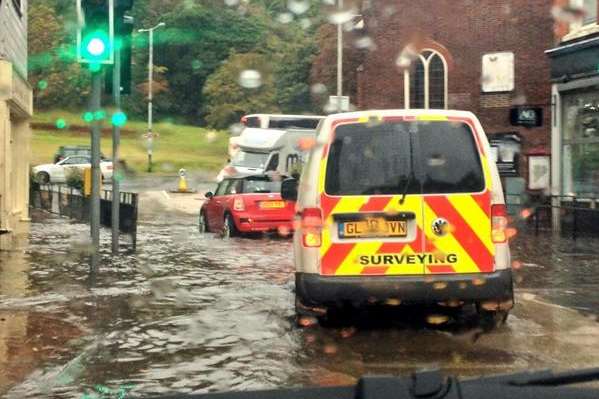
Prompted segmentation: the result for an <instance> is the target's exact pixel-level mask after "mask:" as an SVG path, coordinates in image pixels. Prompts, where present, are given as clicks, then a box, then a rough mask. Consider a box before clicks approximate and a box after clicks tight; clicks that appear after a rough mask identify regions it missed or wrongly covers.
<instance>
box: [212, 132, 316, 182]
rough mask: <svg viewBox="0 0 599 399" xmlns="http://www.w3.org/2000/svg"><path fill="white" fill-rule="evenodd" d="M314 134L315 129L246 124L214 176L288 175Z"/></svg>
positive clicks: (299, 162)
mask: <svg viewBox="0 0 599 399" xmlns="http://www.w3.org/2000/svg"><path fill="white" fill-rule="evenodd" d="M315 138H316V130H315V129H288V130H279V129H260V128H250V127H248V128H245V129H244V130H243V132H242V133H241V135H240V136H239V140H238V141H237V146H238V150H237V151H236V153H235V154H234V155H233V157H232V158H231V161H230V162H229V164H228V165H227V166H226V167H225V168H223V170H221V172H220V173H219V175H218V177H217V180H218V181H220V180H222V179H223V178H224V177H226V176H232V175H237V176H239V175H256V174H263V173H269V172H272V173H278V174H280V175H283V176H290V175H291V174H292V173H293V172H294V171H299V170H301V166H302V164H303V163H304V162H305V159H306V156H307V154H308V153H309V151H310V143H311V142H313V141H314V140H315Z"/></svg>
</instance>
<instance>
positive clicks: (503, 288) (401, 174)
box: [282, 110, 514, 322]
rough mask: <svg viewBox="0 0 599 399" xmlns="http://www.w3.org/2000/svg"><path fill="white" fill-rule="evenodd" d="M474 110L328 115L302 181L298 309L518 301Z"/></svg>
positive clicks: (490, 307)
mask: <svg viewBox="0 0 599 399" xmlns="http://www.w3.org/2000/svg"><path fill="white" fill-rule="evenodd" d="M489 157H490V149H489V143H488V141H487V137H486V135H485V132H484V130H483V128H482V126H481V124H480V122H479V121H478V119H477V118H476V117H475V116H474V115H473V114H472V113H469V112H461V111H444V110H439V111H437V110H434V111H433V110H431V111H423V110H420V111H419V110H385V111H364V112H356V113H345V114H336V115H330V116H328V117H327V118H326V119H325V120H324V121H323V123H322V124H321V126H320V128H319V133H318V139H317V143H316V147H315V148H314V149H313V150H312V152H311V154H310V156H309V159H308V161H307V164H306V165H305V166H304V170H303V173H302V176H301V184H300V185H299V186H300V187H301V190H299V191H300V192H299V193H298V189H297V187H298V181H296V180H295V179H287V180H285V181H284V182H283V188H282V195H283V198H285V199H287V200H295V199H297V212H298V218H299V221H298V222H297V229H296V231H295V236H294V259H295V267H296V285H295V289H296V309H297V313H298V315H299V316H302V315H306V316H319V317H323V316H325V315H326V314H327V312H328V311H329V310H330V309H331V308H333V307H339V306H344V305H353V306H361V305H366V304H376V303H379V304H399V303H403V304H441V305H446V306H461V305H462V304H475V305H476V306H477V310H478V312H479V314H480V315H481V316H482V317H484V318H488V319H489V320H492V321H493V322H497V321H500V320H503V321H505V319H506V318H507V314H508V312H509V310H510V309H511V308H512V307H513V304H514V299H513V283H512V271H511V261H510V251H509V246H508V234H509V230H507V215H506V208H505V202H504V198H503V191H502V188H501V181H500V179H499V174H498V171H497V167H496V165H495V163H493V162H490V161H489Z"/></svg>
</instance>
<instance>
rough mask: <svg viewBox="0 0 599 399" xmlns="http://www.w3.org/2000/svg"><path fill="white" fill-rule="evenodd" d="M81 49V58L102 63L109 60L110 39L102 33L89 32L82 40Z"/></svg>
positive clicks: (99, 31)
mask: <svg viewBox="0 0 599 399" xmlns="http://www.w3.org/2000/svg"><path fill="white" fill-rule="evenodd" d="M81 47H82V48H81V50H82V56H83V58H85V59H87V60H88V61H94V62H102V61H106V60H108V59H110V53H111V51H112V49H111V48H110V38H109V36H108V34H107V33H106V32H104V31H101V30H97V31H94V32H91V33H90V34H89V35H87V36H86V37H85V38H84V39H83V42H82V46H81Z"/></svg>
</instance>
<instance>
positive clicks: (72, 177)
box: [66, 168, 84, 190]
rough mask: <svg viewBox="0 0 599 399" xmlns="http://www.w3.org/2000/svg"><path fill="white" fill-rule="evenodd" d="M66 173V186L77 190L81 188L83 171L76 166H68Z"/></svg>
mask: <svg viewBox="0 0 599 399" xmlns="http://www.w3.org/2000/svg"><path fill="white" fill-rule="evenodd" d="M66 173H67V176H66V183H67V186H68V187H72V188H74V189H77V190H83V184H84V182H83V171H82V170H81V169H78V168H70V169H68V171H67V172H66Z"/></svg>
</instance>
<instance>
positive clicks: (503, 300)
mask: <svg viewBox="0 0 599 399" xmlns="http://www.w3.org/2000/svg"><path fill="white" fill-rule="evenodd" d="M295 289H296V294H297V296H298V299H299V300H300V301H301V303H302V304H303V305H305V306H310V307H317V306H325V307H326V306H329V305H338V304H341V303H344V302H350V303H352V304H354V305H360V304H366V303H381V302H382V303H384V302H385V301H387V300H389V299H394V300H399V301H401V303H406V304H436V303H440V302H448V301H460V302H465V303H483V302H487V301H494V302H496V303H498V304H501V306H502V307H506V308H508V309H509V308H511V307H512V306H513V282H512V271H511V269H507V270H499V271H496V272H493V273H476V274H444V275H422V276H348V277H346V276H322V275H319V274H311V273H296V277H295ZM498 306H499V305H498Z"/></svg>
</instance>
